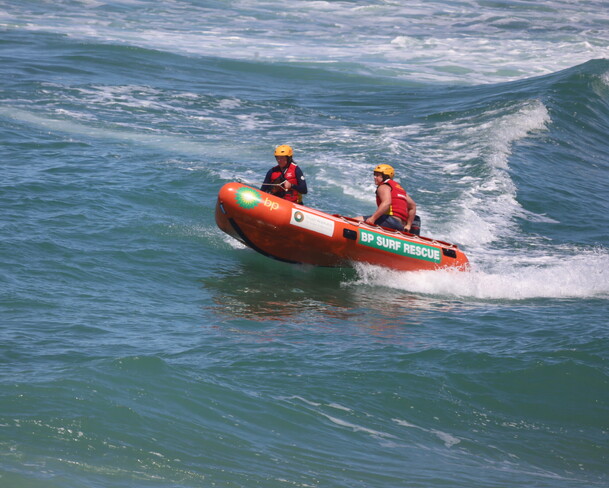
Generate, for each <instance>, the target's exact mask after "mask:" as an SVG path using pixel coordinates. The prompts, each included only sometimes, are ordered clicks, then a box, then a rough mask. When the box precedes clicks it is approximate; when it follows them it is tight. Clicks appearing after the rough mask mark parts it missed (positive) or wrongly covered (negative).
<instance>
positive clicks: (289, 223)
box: [216, 182, 468, 271]
mask: <svg viewBox="0 0 609 488" xmlns="http://www.w3.org/2000/svg"><path fill="white" fill-rule="evenodd" d="M216 223H217V224H218V227H220V229H222V230H223V231H224V232H226V233H227V234H229V235H230V236H232V237H234V238H235V239H238V240H239V241H241V242H242V243H244V244H245V245H247V246H248V247H250V248H252V249H253V250H255V251H257V252H259V253H260V254H263V255H265V256H268V257H271V258H274V259H278V260H280V261H285V262H288V263H298V264H310V265H314V266H329V267H352V266H353V263H355V262H360V263H369V264H374V265H377V266H385V267H388V268H392V269H396V270H400V271H418V270H434V269H439V268H447V267H448V268H457V269H460V270H466V269H467V266H468V260H467V257H466V256H465V254H463V252H462V251H461V250H460V249H459V248H458V247H457V246H456V245H454V244H450V243H448V242H443V241H438V240H436V239H431V238H428V237H420V236H416V235H414V234H409V233H406V232H400V231H397V230H393V229H388V228H385V227H379V226H377V225H368V224H365V223H363V222H358V221H356V220H354V219H352V218H349V217H344V216H342V215H330V214H327V213H324V212H320V211H319V210H315V209H312V208H309V207H305V206H304V205H299V204H296V203H292V202H289V201H287V200H284V199H282V198H278V197H275V196H273V195H271V194H268V193H264V192H262V191H260V190H257V189H255V188H252V187H250V186H247V185H243V184H241V183H236V182H233V183H227V184H225V185H224V186H223V187H222V188H221V189H220V191H219V192H218V201H217V203H216Z"/></svg>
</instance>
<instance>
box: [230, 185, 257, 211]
mask: <svg viewBox="0 0 609 488" xmlns="http://www.w3.org/2000/svg"><path fill="white" fill-rule="evenodd" d="M235 198H236V199H237V203H238V204H239V206H240V207H241V208H244V209H246V210H249V209H250V208H254V207H255V206H256V205H258V204H259V203H260V202H261V201H262V198H261V197H260V193H258V192H257V191H256V190H253V189H251V188H239V189H238V190H237V193H235Z"/></svg>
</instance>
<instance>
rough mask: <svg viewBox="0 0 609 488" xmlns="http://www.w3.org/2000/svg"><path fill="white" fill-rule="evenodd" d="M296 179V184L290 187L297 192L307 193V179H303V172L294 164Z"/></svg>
mask: <svg viewBox="0 0 609 488" xmlns="http://www.w3.org/2000/svg"><path fill="white" fill-rule="evenodd" d="M296 181H297V182H298V184H297V185H293V186H292V188H294V190H296V191H297V192H298V193H301V194H303V195H305V194H306V193H307V181H306V180H305V177H304V174H303V173H302V170H301V169H300V167H299V166H296Z"/></svg>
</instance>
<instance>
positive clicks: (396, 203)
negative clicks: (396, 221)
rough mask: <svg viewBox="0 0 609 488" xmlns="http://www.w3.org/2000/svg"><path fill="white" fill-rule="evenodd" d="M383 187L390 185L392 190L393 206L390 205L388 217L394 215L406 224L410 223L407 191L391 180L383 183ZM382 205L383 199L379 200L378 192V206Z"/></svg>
mask: <svg viewBox="0 0 609 488" xmlns="http://www.w3.org/2000/svg"><path fill="white" fill-rule="evenodd" d="M381 184H382V185H389V187H390V188H391V205H389V210H387V212H385V213H386V214H387V215H394V216H396V217H399V218H400V219H402V220H403V221H404V222H407V221H408V202H407V201H406V195H407V193H406V190H404V188H402V185H400V184H399V183H396V182H395V181H393V180H391V179H389V180H385V181H383V183H381ZM380 204H381V199H380V198H379V194H378V190H377V192H376V205H377V206H378V205H380Z"/></svg>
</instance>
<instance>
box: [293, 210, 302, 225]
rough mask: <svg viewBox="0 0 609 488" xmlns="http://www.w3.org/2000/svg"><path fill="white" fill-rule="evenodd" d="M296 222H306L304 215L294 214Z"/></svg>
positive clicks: (300, 213)
mask: <svg viewBox="0 0 609 488" xmlns="http://www.w3.org/2000/svg"><path fill="white" fill-rule="evenodd" d="M294 220H295V221H296V222H298V223H300V222H302V221H303V220H304V214H303V213H302V212H298V211H297V212H294Z"/></svg>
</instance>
